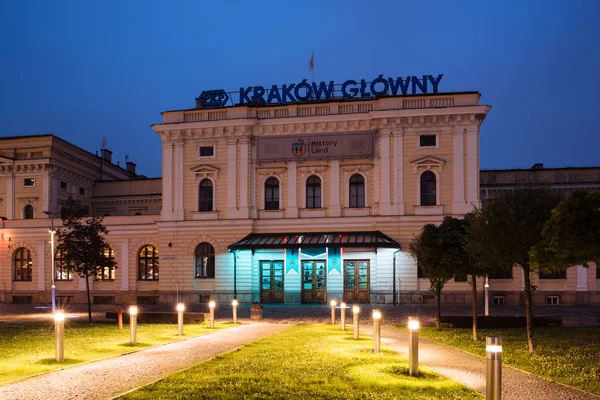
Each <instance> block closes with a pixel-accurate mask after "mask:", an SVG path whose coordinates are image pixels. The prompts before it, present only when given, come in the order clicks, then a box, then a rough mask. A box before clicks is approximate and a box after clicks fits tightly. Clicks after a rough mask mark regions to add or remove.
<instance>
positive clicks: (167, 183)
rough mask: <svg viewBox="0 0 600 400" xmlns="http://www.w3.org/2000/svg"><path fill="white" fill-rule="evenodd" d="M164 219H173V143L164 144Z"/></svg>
mask: <svg viewBox="0 0 600 400" xmlns="http://www.w3.org/2000/svg"><path fill="white" fill-rule="evenodd" d="M162 158H163V165H162V172H163V178H162V189H163V191H162V219H163V220H167V221H169V220H172V219H173V144H172V143H163V145H162Z"/></svg>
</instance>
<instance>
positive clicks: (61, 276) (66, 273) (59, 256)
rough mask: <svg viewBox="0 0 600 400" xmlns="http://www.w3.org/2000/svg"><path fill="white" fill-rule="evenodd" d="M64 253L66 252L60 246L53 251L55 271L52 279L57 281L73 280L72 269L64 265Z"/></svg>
mask: <svg viewBox="0 0 600 400" xmlns="http://www.w3.org/2000/svg"><path fill="white" fill-rule="evenodd" d="M66 255H67V252H66V251H65V250H64V249H62V248H60V247H59V248H58V249H56V251H55V252H54V271H55V273H56V276H55V277H54V279H56V280H57V281H72V280H73V270H72V269H71V268H69V267H67V265H66V260H65V256H66Z"/></svg>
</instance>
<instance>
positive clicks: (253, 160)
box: [250, 140, 257, 219]
mask: <svg viewBox="0 0 600 400" xmlns="http://www.w3.org/2000/svg"><path fill="white" fill-rule="evenodd" d="M250 153H251V155H250V157H251V158H250V163H251V165H250V218H253V219H256V217H257V212H256V140H252V141H251V143H250Z"/></svg>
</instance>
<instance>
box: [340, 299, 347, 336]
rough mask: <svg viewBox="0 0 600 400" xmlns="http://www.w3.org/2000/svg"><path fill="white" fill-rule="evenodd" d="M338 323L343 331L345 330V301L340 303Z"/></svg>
mask: <svg viewBox="0 0 600 400" xmlns="http://www.w3.org/2000/svg"><path fill="white" fill-rule="evenodd" d="M340 324H341V328H342V330H343V331H345V330H346V303H344V302H343V301H342V302H341V303H340Z"/></svg>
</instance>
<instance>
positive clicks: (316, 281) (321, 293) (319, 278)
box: [302, 261, 327, 303]
mask: <svg viewBox="0 0 600 400" xmlns="http://www.w3.org/2000/svg"><path fill="white" fill-rule="evenodd" d="M325 267H326V263H325V261H302V303H325V300H326V299H327V297H326V295H325V277H326V274H325V270H326V269H325Z"/></svg>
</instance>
